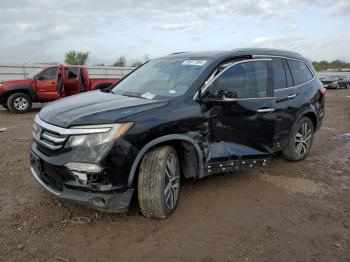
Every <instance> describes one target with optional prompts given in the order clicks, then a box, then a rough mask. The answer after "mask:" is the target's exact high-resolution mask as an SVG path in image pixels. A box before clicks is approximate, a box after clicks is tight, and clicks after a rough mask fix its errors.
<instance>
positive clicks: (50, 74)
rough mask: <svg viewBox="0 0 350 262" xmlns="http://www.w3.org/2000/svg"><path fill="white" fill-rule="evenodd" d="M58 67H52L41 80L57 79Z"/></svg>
mask: <svg viewBox="0 0 350 262" xmlns="http://www.w3.org/2000/svg"><path fill="white" fill-rule="evenodd" d="M57 69H58V67H52V68H49V69H47V70H46V71H45V72H44V73H43V74H42V75H41V79H42V80H46V79H56V73H57Z"/></svg>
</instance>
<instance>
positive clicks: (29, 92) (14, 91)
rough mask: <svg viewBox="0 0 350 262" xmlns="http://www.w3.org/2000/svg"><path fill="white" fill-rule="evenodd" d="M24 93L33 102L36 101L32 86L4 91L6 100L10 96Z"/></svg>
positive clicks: (16, 87)
mask: <svg viewBox="0 0 350 262" xmlns="http://www.w3.org/2000/svg"><path fill="white" fill-rule="evenodd" d="M17 93H24V94H27V95H29V96H30V97H31V99H32V100H33V101H36V100H37V96H36V92H35V90H34V89H33V87H32V86H21V85H20V86H13V87H10V88H9V89H7V90H6V99H8V98H9V97H10V96H11V95H12V94H17Z"/></svg>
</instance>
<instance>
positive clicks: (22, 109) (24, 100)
mask: <svg viewBox="0 0 350 262" xmlns="http://www.w3.org/2000/svg"><path fill="white" fill-rule="evenodd" d="M7 106H8V108H9V110H10V111H11V112H12V113H15V114H23V113H26V112H28V111H29V110H30V109H31V108H32V99H31V97H30V96H29V95H27V94H24V93H16V94H12V95H10V97H9V98H8V100H7Z"/></svg>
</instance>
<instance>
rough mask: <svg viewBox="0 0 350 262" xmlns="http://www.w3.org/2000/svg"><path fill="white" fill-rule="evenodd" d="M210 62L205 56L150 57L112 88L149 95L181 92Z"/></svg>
mask: <svg viewBox="0 0 350 262" xmlns="http://www.w3.org/2000/svg"><path fill="white" fill-rule="evenodd" d="M208 64H209V63H208V60H203V59H185V58H163V59H155V60H151V61H150V62H148V63H146V64H145V65H143V66H142V67H140V68H139V69H137V70H136V71H135V72H133V73H132V74H130V75H129V76H128V77H127V78H125V79H124V80H123V81H121V82H120V83H119V84H117V85H116V86H115V87H114V88H113V90H112V92H113V93H115V94H118V95H125V96H136V97H142V98H146V99H157V98H172V97H177V96H181V95H183V94H184V93H185V92H186V91H187V90H188V89H189V88H190V86H191V85H192V84H193V82H194V81H195V80H196V79H197V78H198V77H199V75H200V74H201V73H202V72H203V71H204V69H205V68H206V67H207V65H208Z"/></svg>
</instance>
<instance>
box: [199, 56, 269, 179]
mask: <svg viewBox="0 0 350 262" xmlns="http://www.w3.org/2000/svg"><path fill="white" fill-rule="evenodd" d="M270 62H271V59H254V60H245V61H240V62H238V63H234V64H233V65H231V66H229V67H228V68H227V69H225V70H224V71H222V72H221V73H220V74H219V75H218V76H217V78H216V79H215V80H214V81H213V82H212V83H211V84H210V85H209V87H208V88H207V90H208V93H209V96H211V95H212V96H216V95H217V93H218V92H220V91H221V90H227V91H229V92H232V93H233V94H235V96H236V98H234V99H231V100H230V101H229V100H227V101H226V102H220V103H218V104H215V105H206V110H207V112H205V114H204V115H206V116H208V127H209V128H208V130H209V131H208V132H209V137H208V147H209V150H208V162H209V167H208V168H209V170H210V168H212V167H213V166H215V163H218V162H220V165H223V166H225V163H226V164H227V163H231V164H232V165H236V164H243V165H244V164H245V163H247V164H249V165H253V163H256V159H260V158H265V157H266V156H267V155H269V154H271V153H272V152H273V145H274V136H275V124H276V116H275V113H274V110H275V98H274V97H273V90H272V79H271V63H270ZM248 159H250V160H252V161H246V160H248ZM254 159H255V160H254ZM235 160H236V161H235ZM230 161H232V162H230ZM227 168H228V166H226V167H224V169H227ZM217 171H220V170H216V171H213V172H217ZM222 171H225V170H222Z"/></svg>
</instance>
